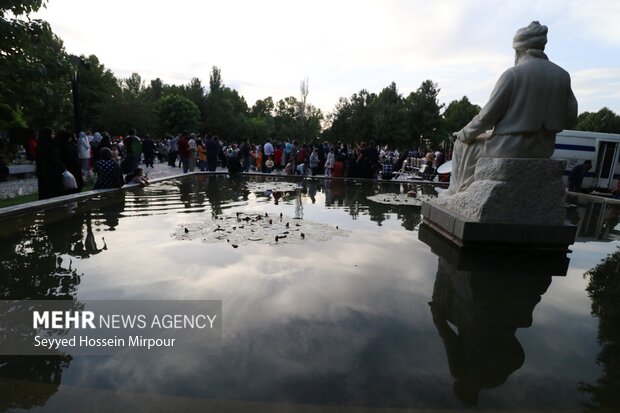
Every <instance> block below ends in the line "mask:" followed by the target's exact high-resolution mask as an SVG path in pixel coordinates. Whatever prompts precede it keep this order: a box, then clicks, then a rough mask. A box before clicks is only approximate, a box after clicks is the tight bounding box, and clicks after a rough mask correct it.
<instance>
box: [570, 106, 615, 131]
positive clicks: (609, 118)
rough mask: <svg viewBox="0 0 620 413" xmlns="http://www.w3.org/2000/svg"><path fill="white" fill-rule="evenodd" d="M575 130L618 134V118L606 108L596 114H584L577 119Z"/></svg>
mask: <svg viewBox="0 0 620 413" xmlns="http://www.w3.org/2000/svg"><path fill="white" fill-rule="evenodd" d="M575 129H577V130H583V131H589V132H605V133H620V116H618V115H616V114H615V113H614V112H613V111H612V110H609V109H608V108H606V107H605V108H603V109H601V110H599V111H598V112H584V113H582V114H581V115H579V117H578V118H577V125H575Z"/></svg>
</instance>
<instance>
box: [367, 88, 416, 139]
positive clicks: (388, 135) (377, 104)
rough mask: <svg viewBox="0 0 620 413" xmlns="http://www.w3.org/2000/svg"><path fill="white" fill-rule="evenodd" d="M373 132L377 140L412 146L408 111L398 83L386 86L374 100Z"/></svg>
mask: <svg viewBox="0 0 620 413" xmlns="http://www.w3.org/2000/svg"><path fill="white" fill-rule="evenodd" d="M372 114H373V134H374V135H375V137H376V139H377V140H380V141H381V142H385V143H390V144H392V145H395V146H398V147H408V146H411V141H410V139H409V138H410V134H409V133H408V130H407V126H408V122H407V121H408V113H407V107H406V106H405V102H404V100H403V97H402V95H401V94H400V93H398V89H397V88H396V83H394V82H392V83H391V84H390V85H389V86H387V87H385V88H384V89H383V90H382V91H381V93H379V95H378V96H377V98H376V99H375V100H373V102H372Z"/></svg>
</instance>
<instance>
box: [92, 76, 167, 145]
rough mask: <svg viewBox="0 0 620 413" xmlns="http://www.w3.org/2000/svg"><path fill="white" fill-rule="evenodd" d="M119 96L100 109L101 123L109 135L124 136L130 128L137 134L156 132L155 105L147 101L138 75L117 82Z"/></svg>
mask: <svg viewBox="0 0 620 413" xmlns="http://www.w3.org/2000/svg"><path fill="white" fill-rule="evenodd" d="M117 83H118V86H119V88H120V94H119V96H118V97H115V98H114V99H110V100H109V101H108V102H106V104H105V105H104V106H102V108H101V122H102V124H103V125H105V127H106V128H107V130H108V131H110V133H112V134H115V135H124V134H125V133H127V131H128V130H129V129H131V128H134V129H137V131H138V133H139V134H153V133H155V132H157V131H158V129H159V128H158V125H157V122H156V121H157V117H156V113H155V103H154V102H152V101H150V100H149V99H147V94H146V87H145V85H144V81H143V80H142V78H141V77H140V75H139V74H138V73H133V74H132V75H131V76H130V77H129V78H126V79H121V80H118V81H117Z"/></svg>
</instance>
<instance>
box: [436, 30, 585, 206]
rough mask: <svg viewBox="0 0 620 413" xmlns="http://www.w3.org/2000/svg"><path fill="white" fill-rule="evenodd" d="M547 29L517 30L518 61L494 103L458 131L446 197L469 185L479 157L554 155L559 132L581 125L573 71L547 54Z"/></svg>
mask: <svg viewBox="0 0 620 413" xmlns="http://www.w3.org/2000/svg"><path fill="white" fill-rule="evenodd" d="M546 43H547V27H546V26H543V25H541V24H540V23H539V22H537V21H535V22H532V23H531V24H530V25H529V26H527V27H524V28H521V29H519V30H518V31H517V33H516V34H515V36H514V39H513V45H512V46H513V48H514V49H515V65H514V66H513V67H511V68H510V69H508V70H506V71H505V72H504V73H503V74H502V75H501V76H500V78H499V80H498V81H497V84H496V85H495V88H494V89H493V92H492V93H491V97H490V99H489V102H488V103H487V104H486V105H485V106H484V108H482V110H481V111H480V113H479V114H478V115H476V117H474V118H473V119H472V120H471V122H469V124H467V126H465V127H464V128H463V129H462V130H460V131H459V132H458V133H457V134H456V141H455V143H454V149H453V158H452V165H453V167H452V176H451V179H450V187H449V188H448V190H447V191H444V192H442V193H441V197H442V198H443V197H446V196H448V197H449V196H451V195H454V194H456V193H459V192H462V191H464V190H465V189H467V188H468V187H469V186H470V185H471V183H472V182H473V179H474V171H475V167H476V162H477V160H478V159H479V158H483V157H487V158H550V157H551V155H552V153H553V150H554V146H555V135H556V133H558V132H560V131H561V130H563V129H565V128H569V127H571V126H572V125H574V124H575V122H576V120H577V100H576V99H575V95H574V94H573V91H572V90H571V81H570V76H569V74H568V73H567V72H566V71H565V70H564V69H562V68H561V67H559V66H558V65H556V64H554V63H552V62H550V61H549V59H548V58H547V55H546V54H545V53H544V49H545V44H546Z"/></svg>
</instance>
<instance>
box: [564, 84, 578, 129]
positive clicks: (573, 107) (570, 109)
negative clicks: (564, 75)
mask: <svg viewBox="0 0 620 413" xmlns="http://www.w3.org/2000/svg"><path fill="white" fill-rule="evenodd" d="M568 82H569V83H568V99H567V101H566V119H565V120H564V127H565V128H572V127H573V126H575V124H576V123H577V98H575V94H574V93H573V89H572V88H571V87H570V78H569V80H568Z"/></svg>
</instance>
